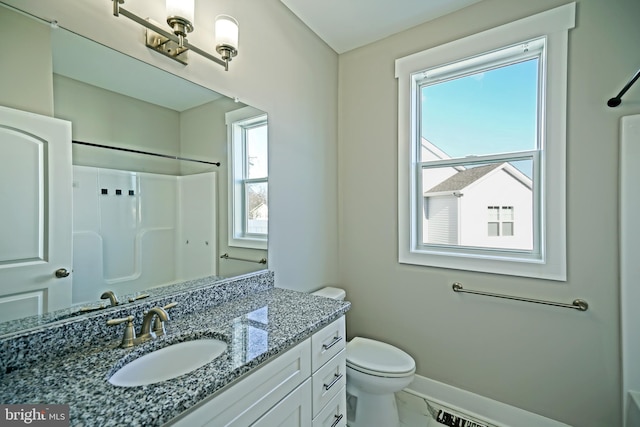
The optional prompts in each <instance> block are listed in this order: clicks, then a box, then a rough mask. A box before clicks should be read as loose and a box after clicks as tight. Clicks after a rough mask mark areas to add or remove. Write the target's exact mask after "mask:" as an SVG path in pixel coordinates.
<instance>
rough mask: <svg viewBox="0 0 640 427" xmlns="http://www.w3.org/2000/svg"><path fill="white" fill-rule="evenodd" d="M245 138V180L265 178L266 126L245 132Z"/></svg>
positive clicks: (266, 160) (266, 158) (266, 163)
mask: <svg viewBox="0 0 640 427" xmlns="http://www.w3.org/2000/svg"><path fill="white" fill-rule="evenodd" d="M246 138H247V178H249V179H253V178H265V177H267V172H268V169H267V165H268V157H267V125H266V123H265V124H263V125H261V126H256V127H251V128H248V129H247V130H246Z"/></svg>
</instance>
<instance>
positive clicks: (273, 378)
mask: <svg viewBox="0 0 640 427" xmlns="http://www.w3.org/2000/svg"><path fill="white" fill-rule="evenodd" d="M310 359H311V343H310V340H309V339H307V340H305V341H303V342H302V343H300V344H298V345H297V346H295V347H294V348H292V349H290V350H288V351H286V352H285V353H284V354H282V355H281V356H278V357H276V358H275V359H273V360H272V361H270V362H268V363H267V364H265V366H263V367H261V368H260V369H258V370H257V371H256V372H254V373H252V374H249V375H248V376H247V377H245V378H244V379H242V380H240V381H239V382H238V383H236V384H234V385H232V386H231V387H229V388H228V389H226V390H224V391H222V392H221V393H220V394H216V395H214V396H213V397H211V398H209V399H206V400H205V401H203V402H202V403H200V404H199V405H197V406H196V407H195V408H193V409H190V410H188V411H186V412H184V413H183V414H181V415H180V416H178V417H177V418H175V419H173V420H171V421H170V422H169V424H168V425H173V426H180V427H195V426H207V427H221V426H229V427H246V426H249V425H252V423H253V422H254V421H255V420H257V419H258V418H260V416H261V415H262V414H264V413H266V412H267V411H268V410H269V409H270V408H272V407H273V406H274V405H276V404H277V403H278V402H280V401H281V400H282V399H283V398H284V397H285V396H287V395H288V394H289V393H290V392H291V391H292V390H294V389H295V388H296V387H297V386H298V385H299V384H301V383H302V382H303V381H304V380H305V379H307V378H309V376H310V375H311V361H310ZM309 404H311V399H310V398H309ZM309 419H311V409H310V408H309Z"/></svg>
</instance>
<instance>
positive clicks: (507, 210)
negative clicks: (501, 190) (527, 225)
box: [500, 206, 513, 221]
mask: <svg viewBox="0 0 640 427" xmlns="http://www.w3.org/2000/svg"><path fill="white" fill-rule="evenodd" d="M500 219H501V220H502V221H513V206H503V207H502V211H501V212H500Z"/></svg>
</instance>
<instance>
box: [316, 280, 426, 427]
mask: <svg viewBox="0 0 640 427" xmlns="http://www.w3.org/2000/svg"><path fill="white" fill-rule="evenodd" d="M313 294H314V295H320V296H324V297H327V298H333V299H339V300H342V299H344V297H345V295H346V294H345V292H344V290H342V289H339V288H331V287H327V288H322V289H320V290H318V291H316V292H314V293H313ZM415 371H416V363H415V361H414V360H413V358H412V357H411V356H409V355H408V354H407V353H405V352H404V351H402V350H400V349H399V348H397V347H394V346H392V345H389V344H386V343H383V342H380V341H375V340H371V339H368V338H361V337H356V338H353V339H352V340H351V341H349V342H348V343H347V425H348V426H349V427H372V426H384V427H398V426H399V424H400V421H399V419H398V408H397V406H396V399H395V395H394V393H395V392H397V391H400V390H402V389H403V388H405V387H407V386H408V385H409V384H410V383H411V381H413V377H414V374H415Z"/></svg>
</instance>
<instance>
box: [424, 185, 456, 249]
mask: <svg viewBox="0 0 640 427" xmlns="http://www.w3.org/2000/svg"><path fill="white" fill-rule="evenodd" d="M427 204H428V207H427V208H428V211H427V212H428V213H427V215H428V218H427V221H425V230H424V235H425V237H426V242H425V243H435V244H444V245H456V244H458V198H457V197H455V196H445V197H429V198H428V199H427Z"/></svg>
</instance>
